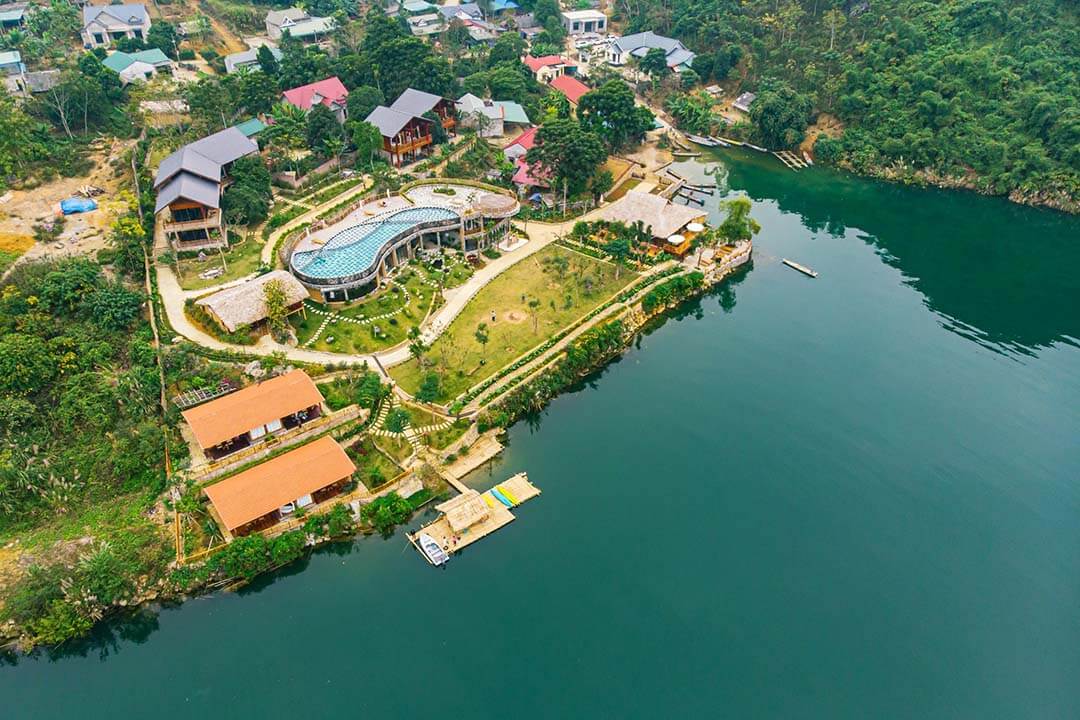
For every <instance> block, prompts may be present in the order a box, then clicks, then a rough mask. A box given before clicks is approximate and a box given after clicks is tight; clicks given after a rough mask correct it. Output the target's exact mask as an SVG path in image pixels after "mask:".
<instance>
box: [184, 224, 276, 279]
mask: <svg viewBox="0 0 1080 720" xmlns="http://www.w3.org/2000/svg"><path fill="white" fill-rule="evenodd" d="M234 236H235V235H234V234H230V237H234ZM262 248H263V246H262V243H260V242H258V241H256V240H255V239H254V236H253V237H252V238H251V239H247V240H241V241H240V242H236V243H233V244H231V245H230V246H229V249H228V250H226V251H225V264H226V266H227V269H226V270H225V272H224V273H222V274H221V275H218V276H217V277H215V278H211V279H209V280H204V279H202V278H201V277H199V275H200V274H202V273H203V272H205V271H207V270H211V269H213V268H219V267H221V254H220V253H218V251H217V250H207V251H205V256H206V259H205V260H197V259H194V258H193V259H190V260H181V261H180V275H181V279H180V287H182V288H184V289H185V290H201V289H203V288H205V287H211V286H213V285H220V284H222V283H226V282H229V281H230V280H237V279H239V278H242V277H244V276H246V275H250V274H252V273H253V272H255V271H256V270H258V269H259V263H260V262H261V259H260V255H261V254H262Z"/></svg>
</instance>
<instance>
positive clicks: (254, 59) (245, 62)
mask: <svg viewBox="0 0 1080 720" xmlns="http://www.w3.org/2000/svg"><path fill="white" fill-rule="evenodd" d="M267 47H268V49H269V50H270V54H271V55H273V56H274V59H275V60H279V61H280V60H281V51H280V50H278V49H277V48H276V47H269V46H267ZM245 68H247V69H250V70H258V69H259V49H258V48H252V49H250V50H244V51H243V52H236V53H231V54H229V55H226V56H225V72H227V73H229V74H230V75H231V74H233V73H237V72H240V71H242V70H244V69H245Z"/></svg>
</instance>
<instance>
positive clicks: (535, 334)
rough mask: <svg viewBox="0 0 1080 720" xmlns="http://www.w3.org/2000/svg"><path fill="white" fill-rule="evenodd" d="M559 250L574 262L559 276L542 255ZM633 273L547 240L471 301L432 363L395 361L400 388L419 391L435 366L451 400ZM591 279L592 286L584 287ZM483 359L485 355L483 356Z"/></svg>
mask: <svg viewBox="0 0 1080 720" xmlns="http://www.w3.org/2000/svg"><path fill="white" fill-rule="evenodd" d="M556 256H562V257H565V258H566V259H567V260H568V263H569V267H568V268H567V270H566V272H565V273H562V275H561V276H560V274H559V273H558V272H557V271H555V270H554V269H552V268H549V267H545V261H550V260H551V259H552V258H554V257H556ZM636 277H637V276H636V275H635V274H633V273H631V272H629V271H626V270H623V271H622V273H621V275H620V276H619V279H618V280H616V279H615V268H614V266H612V265H611V264H609V263H605V262H601V261H599V260H595V259H593V258H590V257H586V256H584V255H580V254H578V253H574V252H571V251H568V250H565V249H562V248H557V247H548V248H545V249H544V250H541V251H540V252H538V253H537V254H536V255H534V256H532V257H530V258H528V259H527V260H524V261H522V262H520V263H518V264H517V265H515V266H513V267H512V268H510V269H509V270H508V271H506V272H504V273H503V274H502V275H500V276H499V277H498V278H496V279H495V280H493V281H492V282H491V283H489V284H488V285H487V286H486V287H485V288H484V289H483V290H481V291H480V292H479V293H478V294H477V295H476V297H474V298H473V299H472V300H471V301H469V303H468V304H467V305H466V306H465V309H464V310H462V312H461V314H460V315H458V317H457V318H456V319H455V320H454V322H453V323H451V325H450V327H449V328H448V329H447V331H446V332H445V333H443V335H442V336H440V337H439V339H438V340H437V341H435V343H434V345H433V346H432V348H431V350H430V351H429V352H428V353H427V356H426V361H427V362H429V363H433V366H432V367H431V368H429V369H427V370H426V371H421V369H420V367H419V366H418V365H417V363H416V361H415V360H410V361H409V362H407V363H403V364H401V365H398V366H397V367H395V368H393V369H391V371H390V374H391V376H393V378H394V379H395V380H396V381H397V382H398V383H400V384H401V386H402V387H403V388H405V389H406V390H408V391H409V392H415V391H416V390H417V389H418V387H419V385H420V381H421V379H422V377H423V375H424V373H425V372H430V371H432V370H434V371H435V372H437V373H439V374H440V375H441V376H442V397H441V398H440V399H441V400H444V401H445V400H449V399H451V398H453V397H456V396H457V395H459V394H460V393H461V392H463V391H464V390H466V389H467V388H469V387H471V386H473V385H475V384H476V383H478V382H480V381H482V380H484V379H485V378H487V377H489V376H491V375H492V374H494V373H495V372H497V371H498V370H499V369H500V368H502V367H503V366H505V365H506V364H507V363H509V362H510V361H511V360H513V359H514V358H516V357H518V356H519V355H522V354H524V353H525V352H527V351H528V350H529V349H531V348H533V347H535V346H537V345H539V344H540V343H542V342H544V340H545V339H546V338H547V337H550V336H551V335H552V334H554V333H555V332H557V331H558V330H560V329H562V328H563V327H565V326H567V325H569V324H570V323H572V322H573V321H574V320H577V319H578V318H579V317H581V316H582V315H584V314H585V313H587V312H588V311H589V310H590V309H592V308H594V307H596V306H597V305H599V304H600V303H602V302H604V301H605V300H606V299H607V298H609V297H611V295H613V294H614V293H615V292H616V291H617V290H619V289H621V288H622V287H624V286H626V285H627V284H629V283H630V282H632V281H633V280H634V278H636ZM587 279H588V281H589V282H591V284H592V286H591V288H587V287H586V284H587V283H586V280H587ZM533 298H536V299H539V300H540V307H539V308H537V309H536V310H535V312H536V315H537V316H536V317H535V318H534V316H533V313H534V310H533V309H532V308H530V307H529V301H530V300H531V299H533ZM553 304H554V307H553V306H552V305H553ZM493 315H494V321H493V320H492V316H493ZM534 320H535V324H534ZM480 323H486V324H487V326H488V336H489V341H488V343H487V346H486V347H483V346H481V344H480V343H479V342H478V341H477V340H476V337H475V333H476V329H477V326H478V325H479V324H480ZM482 360H485V361H486V362H484V363H483V364H481V361H482Z"/></svg>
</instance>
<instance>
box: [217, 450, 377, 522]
mask: <svg viewBox="0 0 1080 720" xmlns="http://www.w3.org/2000/svg"><path fill="white" fill-rule="evenodd" d="M354 472H356V465H354V464H353V461H352V460H350V459H349V456H348V455H346V454H345V450H344V449H343V448H342V447H341V446H340V445H338V443H337V441H336V440H334V439H333V438H332V437H330V436H329V435H324V436H323V437H321V438H319V439H318V440H316V441H314V442H310V443H308V444H307V445H302V446H300V447H298V448H296V449H295V450H290V451H289V452H287V453H283V454H282V455H278V456H277V457H275V458H272V459H270V460H267V461H266V462H264V463H262V464H260V465H256V466H255V467H253V468H249V469H248V470H244V471H243V472H240V473H237V474H236V475H233V476H231V477H228V478H226V479H224V480H222V481H221V482H218V483H214V484H213V485H209V486H207V487H206V488H205V489H204V490H203V493H204V494H205V495H206V497H207V498H209V500H210V506H211V515H213V517H214V519H215V520H217V521H218V523H219V524H220V525H221V528H222V530H224V531H225V533H226V537H228V538H229V539H232V538H233V537H242V536H244V535H250V534H251V533H253V532H259V531H261V530H265V529H266V528H269V527H272V526H274V525H276V524H277V523H279V522H281V521H282V520H284V519H286V518H287V517H288V516H289V515H291V514H292V513H294V512H296V510H297V509H298V508H304V507H308V506H310V505H317V504H319V503H322V502H325V501H326V500H329V499H330V498H332V497H335V496H337V495H340V494H341V492H342V490H344V489H345V486H346V485H347V484H348V483H349V480H350V479H351V478H352V475H353V473H354Z"/></svg>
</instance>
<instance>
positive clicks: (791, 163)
mask: <svg viewBox="0 0 1080 720" xmlns="http://www.w3.org/2000/svg"><path fill="white" fill-rule="evenodd" d="M773 155H775V156H776V159H777V160H779V161H780V162H782V163H784V165H786V166H787V167H788V168H790V169H792V170H796V171H797V170H802V169H803V168H805V167H810V166H809V165H807V164H806V161H805V160H803V159H802V158H801V157H799V156H798V155H796V154H795V153H793V152H791V151H790V150H778V151H776V152H774V153H773Z"/></svg>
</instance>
